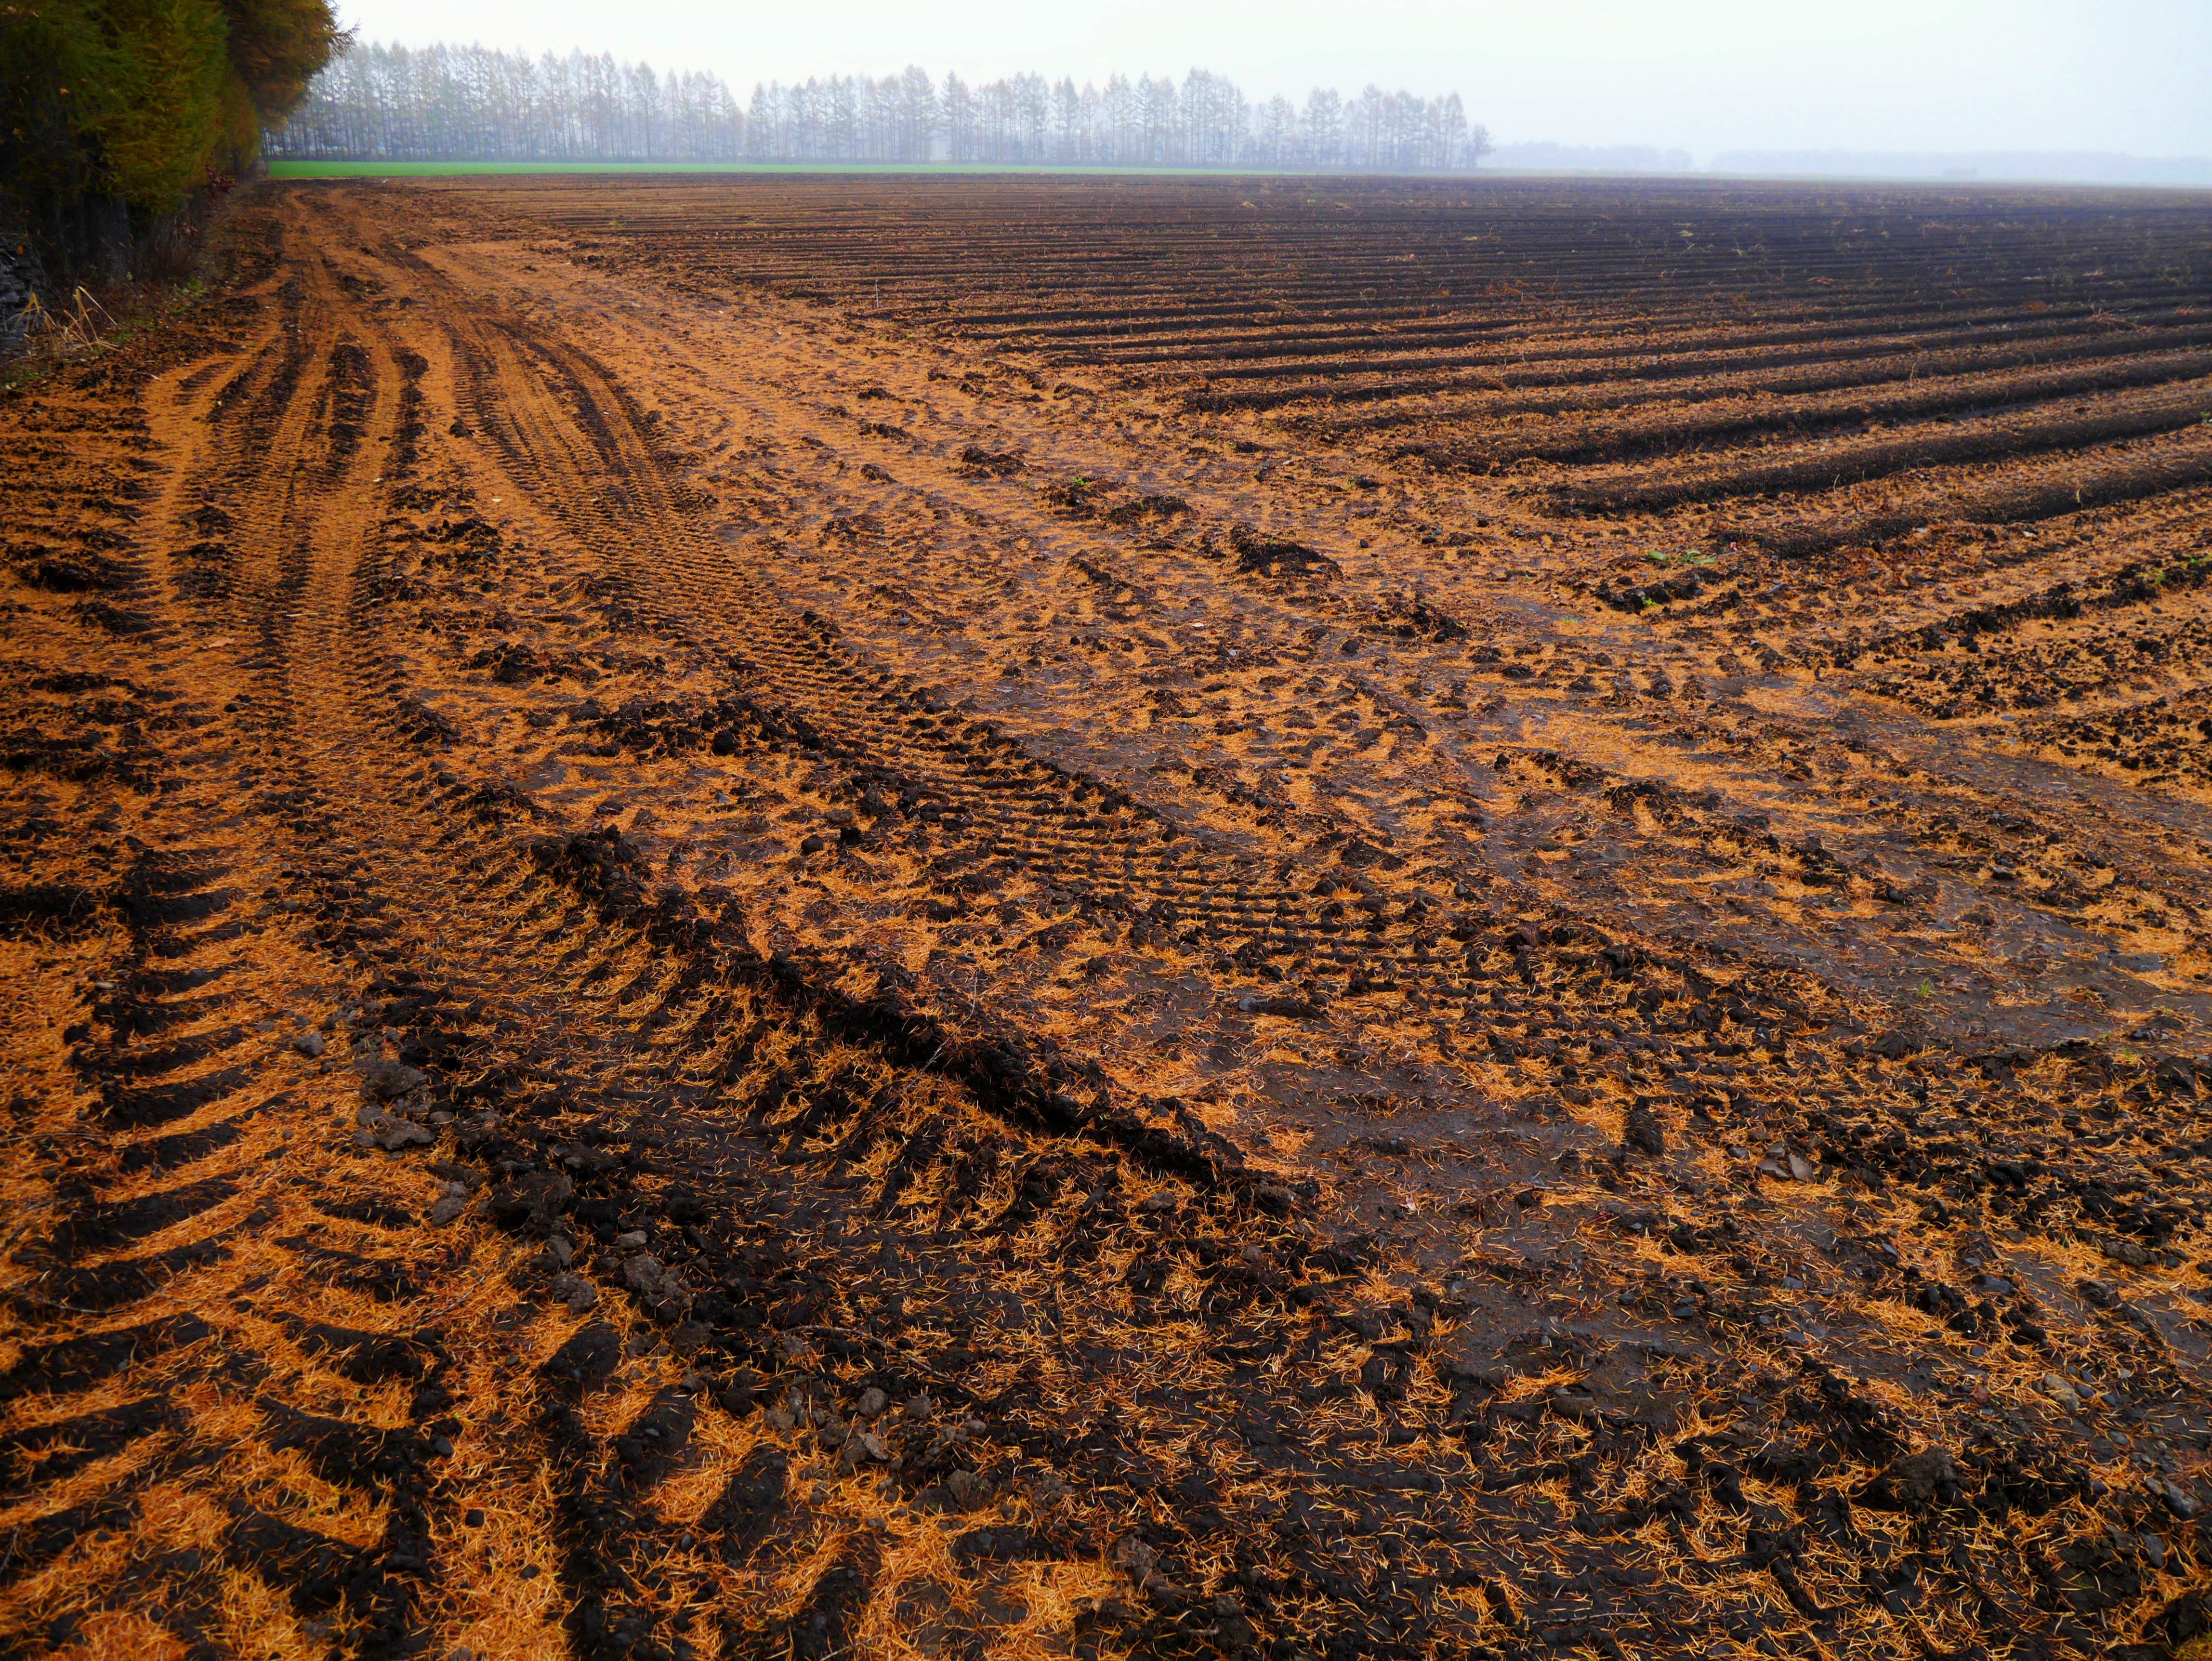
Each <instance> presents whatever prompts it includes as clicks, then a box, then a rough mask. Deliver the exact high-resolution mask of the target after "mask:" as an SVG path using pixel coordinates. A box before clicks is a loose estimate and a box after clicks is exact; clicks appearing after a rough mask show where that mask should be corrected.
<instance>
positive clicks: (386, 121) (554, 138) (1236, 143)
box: [267, 46, 1490, 173]
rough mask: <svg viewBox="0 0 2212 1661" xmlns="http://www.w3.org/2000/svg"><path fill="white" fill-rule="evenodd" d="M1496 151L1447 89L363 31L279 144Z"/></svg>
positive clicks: (748, 153)
mask: <svg viewBox="0 0 2212 1661" xmlns="http://www.w3.org/2000/svg"><path fill="white" fill-rule="evenodd" d="M1489 149H1490V136H1489V134H1488V133H1487V132H1486V131H1485V130H1484V129H1483V128H1482V127H1481V126H1480V125H1470V124H1469V122H1468V119H1467V113H1466V112H1465V110H1464V109H1462V106H1461V104H1460V100H1459V94H1456V93H1452V94H1447V95H1445V96H1444V97H1442V98H1432V99H1423V98H1419V97H1416V96H1415V95H1414V94H1411V93H1407V92H1383V91H1382V90H1381V89H1380V88H1375V87H1369V88H1366V89H1365V90H1364V91H1363V92H1361V93H1360V94H1358V95H1357V96H1356V97H1352V98H1345V97H1342V96H1340V95H1339V94H1337V93H1335V92H1334V91H1331V90H1329V89H1328V88H1316V89H1315V90H1314V92H1313V93H1311V94H1310V95H1309V96H1308V97H1307V99H1306V100H1305V101H1304V104H1302V105H1301V104H1294V103H1292V102H1291V100H1289V99H1286V98H1280V97H1277V98H1270V99H1268V100H1265V101H1264V102H1262V103H1259V104H1256V105H1255V103H1253V101H1252V100H1250V99H1249V98H1247V97H1246V96H1245V95H1244V94H1243V92H1241V91H1240V90H1238V88H1237V86H1236V84H1235V83H1234V82H1231V81H1229V80H1227V79H1225V77H1223V76H1218V75H1213V74H1210V73H1208V72H1207V71H1206V70H1192V71H1191V72H1190V74H1188V76H1185V77H1184V78H1183V80H1182V82H1181V84H1177V83H1176V81H1175V80H1174V79H1172V78H1171V77H1164V78H1161V79H1157V80H1156V79H1154V78H1153V77H1152V76H1139V78H1138V79H1137V80H1135V81H1130V80H1128V79H1127V78H1126V77H1125V76H1118V75H1117V76H1113V77H1111V78H1110V79H1109V80H1108V81H1107V82H1106V84H1105V85H1104V86H1103V87H1100V86H1096V85H1091V84H1085V86H1083V87H1081V88H1078V87H1077V86H1076V84H1075V83H1074V82H1073V81H1070V80H1061V81H1059V82H1050V81H1048V80H1046V79H1045V78H1044V77H1043V76H1039V75H1017V76H1010V77H1008V78H1006V79H1004V80H999V81H991V82H984V83H983V84H981V85H979V86H972V87H971V86H969V84H968V83H967V82H964V81H963V80H962V79H961V78H960V77H959V76H957V75H948V76H945V79H944V80H943V81H942V82H936V81H933V80H932V79H931V78H930V77H929V76H928V75H927V73H926V72H925V71H923V70H919V69H909V70H907V71H906V72H905V73H904V74H902V75H895V76H884V77H882V78H880V79H878V78H875V77H872V76H865V75H859V76H830V77H829V79H827V80H820V81H816V80H810V81H808V82H805V84H804V85H801V86H784V85H781V84H779V83H777V82H769V83H768V84H766V85H764V86H757V87H755V88H753V94H752V97H751V99H750V101H748V102H746V103H744V104H743V105H740V104H739V103H738V100H737V98H736V97H735V96H734V95H733V94H732V93H731V91H730V88H728V86H727V85H726V84H725V83H724V82H722V81H721V80H720V77H718V76H713V75H702V74H696V73H690V74H659V73H656V72H655V71H654V70H651V69H649V68H647V66H646V65H645V64H619V63H617V62H616V61H615V60H614V59H613V58H609V57H599V58H592V57H586V56H585V55H584V54H582V53H580V52H577V53H571V54H570V55H569V56H568V57H567V58H555V57H552V56H550V54H549V55H548V56H546V57H544V58H534V59H533V58H529V57H526V56H525V55H523V54H521V53H509V52H491V51H487V50H486V49H484V48H483V47H482V46H424V47H419V48H410V47H406V46H354V47H353V48H352V49H351V50H349V51H347V52H343V54H341V55H340V56H338V57H336V58H332V59H331V63H330V64H329V66H328V67H327V68H325V70H323V71H322V73H321V74H319V75H318V76H316V77H315V79H314V82H313V85H312V86H311V87H309V88H308V90H307V97H306V99H305V100H304V101H303V102H302V103H301V106H300V107H299V108H298V109H297V110H296V111H295V113H293V115H292V116H291V118H290V119H289V122H288V123H287V124H286V125H284V126H283V128H282V129H281V130H280V131H273V132H271V133H270V134H269V136H268V138H267V151H268V154H269V155H270V156H272V157H289V158H296V159H299V160H303V161H663V162H669V161H673V162H684V161H986V162H1007V163H1016V164H1020V163H1032V164H1047V165H1058V166H1073V167H1084V166H1093V167H1311V168H1316V169H1323V170H1332V171H1346V172H1379V173H1417V172H1418V173H1457V172H1465V171H1467V170H1468V169H1470V168H1472V167H1474V165H1475V163H1476V162H1477V161H1480V159H1481V157H1482V156H1483V155H1484V154H1485V153H1486V152H1487V151H1488V150H1489Z"/></svg>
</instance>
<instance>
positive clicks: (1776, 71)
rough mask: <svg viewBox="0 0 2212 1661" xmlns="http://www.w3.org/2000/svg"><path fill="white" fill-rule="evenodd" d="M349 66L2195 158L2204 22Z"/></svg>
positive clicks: (1015, 45)
mask: <svg viewBox="0 0 2212 1661" xmlns="http://www.w3.org/2000/svg"><path fill="white" fill-rule="evenodd" d="M341 15H342V17H343V21H345V22H346V23H347V24H348V25H349V26H350V27H354V28H356V29H357V30H358V31H359V33H360V36H361V38H362V39H363V40H386V41H394V42H398V43H402V44H406V45H427V44H429V43H431V42H433V41H439V40H443V41H448V42H452V43H455V44H467V43H470V42H481V43H482V44H483V45H484V46H497V47H501V48H505V49H508V50H513V49H518V48H519V49H522V50H526V51H528V52H532V53H537V52H548V51H550V52H561V53H566V52H569V51H571V50H582V51H586V52H595V53H596V52H612V53H613V54H615V55H616V56H617V57H619V58H641V59H644V60H646V61H647V62H649V63H652V64H654V65H656V66H657V67H668V68H678V69H699V70H714V72H716V73H718V74H720V75H721V76H724V77H725V78H726V80H727V81H728V82H730V83H731V85H732V87H733V88H738V89H739V90H740V91H741V92H742V91H743V90H744V89H746V88H750V87H751V85H752V84H753V83H754V82H757V81H766V80H781V81H785V82H790V81H793V80H799V81H803V80H805V78H806V77H807V76H821V75H829V74H841V75H849V74H854V73H856V72H862V71H865V72H867V73H870V74H875V75H883V74H888V73H891V72H894V71H896V70H901V69H903V68H904V67H905V66H906V65H907V64H920V65H921V66H922V67H923V68H925V69H927V70H929V71H930V72H931V73H932V74H933V75H939V76H941V75H943V74H944V73H945V71H947V70H952V71H956V72H957V73H958V74H960V75H961V76H963V77H966V78H969V79H989V78H992V77H994V76H1000V75H1007V74H1013V73H1018V72H1021V71H1026V70H1036V71H1039V72H1042V73H1043V74H1045V75H1047V76H1050V77H1052V78H1054V79H1055V80H1057V79H1058V78H1059V77H1060V76H1063V75H1065V76H1073V78H1074V79H1075V81H1076V82H1078V83H1079V84H1080V83H1081V82H1084V81H1085V80H1086V79H1088V80H1095V81H1103V79H1104V78H1105V77H1106V76H1109V75H1111V74H1115V73H1119V74H1124V75H1127V76H1132V77H1133V76H1137V75H1139V74H1144V73H1149V74H1152V75H1172V76H1176V77H1177V78H1178V79H1180V78H1181V76H1182V74H1183V73H1184V72H1185V71H1186V70H1189V69H1192V68H1194V67H1195V68H1204V69H1210V70H1216V71H1218V72H1219V73H1222V74H1225V75H1227V76H1230V77H1231V78H1232V79H1234V80H1236V81H1237V82H1239V84H1241V85H1242V86H1243V88H1245V90H1246V91H1247V92H1249V94H1252V95H1253V96H1254V97H1255V99H1260V98H1266V97H1268V96H1271V95H1273V94H1276V93H1283V94H1289V95H1291V96H1292V97H1294V98H1297V97H1302V96H1303V95H1304V93H1305V92H1306V91H1307V90H1308V89H1309V88H1311V87H1314V86H1335V87H1339V88H1344V89H1346V90H1347V91H1349V90H1352V89H1356V88H1358V87H1359V86H1362V85H1364V84H1365V83H1367V82H1376V83H1377V84H1379V85H1383V86H1385V87H1405V88H1409V89H1410V90H1412V91H1413V92H1416V93H1419V94H1428V95H1433V94H1442V93H1445V92H1451V91H1456V92H1457V93H1459V94H1461V96H1462V98H1464V99H1465V100H1466V103H1467V109H1468V117H1469V119H1473V120H1476V121H1480V122H1483V123H1485V124H1486V125H1487V126H1488V127H1489V129H1490V131H1491V133H1492V136H1493V137H1495V138H1496V139H1497V140H1498V142H1499V143H1522V142H1550V143H1560V144H1575V145H1626V144H1633V145H1651V146H1655V147H1658V148H1662V149H1686V150H1689V151H1691V152H1692V153H1693V154H1694V155H1696V156H1697V157H1698V158H1699V162H1700V163H1701V164H1702V163H1704V162H1705V161H1708V160H1709V159H1710V158H1711V155H1713V154H1714V153H1715V152H1717V151H1725V150H1821V149H1844V150H1860V151H1879V150H1911V151H1974V150H1992V151H1995V150H2008V151H2024V150H2032V151H2099V150H2102V151H2120V152H2125V153H2129V154H2132V155H2141V156H2147V157H2148V156H2199V155H2212V99H2208V98H2206V97H2205V95H2204V88H2205V87H2206V85H2207V84H2212V6H2207V5H2204V4H2203V3H2202V0H2111V3H2107V4H2105V5H2101V6H2096V7H2092V6H2089V5H2085V4H2079V3H2067V0H2020V3H2015V4H2011V5H2006V6H1998V5H1994V4H1987V3H1978V0H1977V3H1959V0H1951V3H1946V0H1910V3H1908V0H1868V3H1866V4H1863V5H1859V6H1855V7H1851V8H1848V9H1846V8H1842V7H1830V6H1822V7H1819V8H1808V9H1804V10H1802V11H1800V12H1797V13H1796V14H1794V15H1789V16H1778V15H1775V9H1774V8H1773V7H1771V6H1770V5H1760V4H1756V3H1750V0H1687V3H1680V4H1676V5H1673V6H1670V7H1668V8H1666V9H1665V10H1664V14H1663V15H1662V14H1661V13H1660V11H1659V10H1658V9H1655V8H1650V7H1648V6H1638V5H1632V4H1628V3H1623V0H1558V3H1553V4H1551V5H1547V6H1545V7H1541V8H1537V7H1534V6H1519V5H1516V6H1506V5H1493V6H1487V7H1484V6H1474V7H1469V6H1450V5H1445V4H1442V3H1437V0H1375V3H1370V4H1369V5H1368V6H1366V7H1364V8H1362V9H1358V11H1357V12H1354V11H1353V10H1352V9H1348V8H1346V7H1343V6H1341V5H1329V6H1322V5H1318V4H1315V3H1312V0H1270V3H1266V4H1262V3H1258V0H1195V3H1193V0H1185V3H1180V4H1176V5H1173V6H1170V5H1168V4H1165V3H1163V0H1125V3H1121V4H1115V5H1109V6H1107V7H1104V8H1101V9H1097V10H1095V11H1091V12H1087V13H1084V14H1081V15H1069V14H1066V13H1062V12H1057V11H1050V10H1045V9H1035V8H1026V7H1010V6H1000V5H964V6H953V7H950V8H939V9H932V10H930V11H928V12H926V13H925V12H922V11H919V10H916V9H911V8H905V7H899V6H894V5H891V4H890V3H887V0H830V3H826V4H819V5H816V6H813V7H811V8H807V9H794V10H789V11H779V12H777V13H775V14H773V15H763V16H757V17H748V18H744V19H743V20H741V21H732V20H730V19H729V17H728V15H727V14H726V13H720V14H718V13H716V12H715V11H714V10H712V9H709V8H708V7H706V6H704V5H702V4H698V3H696V0H662V3H659V4H656V5H648V6H639V7H634V8H631V9H628V10H626V11H623V12H617V13H615V14H609V13H607V12H605V10H604V9H599V8H592V9H588V10H587V9H586V8H585V7H583V6H582V5H580V4H578V3H575V0H536V3H533V4H532V5H530V6H527V7H525V6H520V5H517V4H514V3H513V0H439V3H436V4H432V3H428V0H349V3H342V5H341Z"/></svg>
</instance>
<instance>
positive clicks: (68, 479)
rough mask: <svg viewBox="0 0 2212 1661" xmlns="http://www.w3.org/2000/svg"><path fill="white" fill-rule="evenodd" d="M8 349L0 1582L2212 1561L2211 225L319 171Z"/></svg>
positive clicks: (1783, 1623) (1765, 1646)
mask: <svg viewBox="0 0 2212 1661" xmlns="http://www.w3.org/2000/svg"><path fill="white" fill-rule="evenodd" d="M229 235H230V237H231V240H232V243H233V256H234V257H233V260H232V265H231V276H230V278H229V280H228V283H227V285H226V286H224V287H223V288H222V289H220V290H219V291H218V292H217V293H216V294H215V295H214V296H213V297H211V298H210V299H209V300H208V301H205V302H204V303H203V304H202V305H200V306H199V307H197V309H196V310H195V311H194V312H192V313H190V314H189V315H188V316H187V317H186V318H185V319H184V320H183V321H181V322H179V323H178V324H176V325H174V326H171V327H168V328H167V329H166V330H164V331H162V332H158V333H155V334H150V335H148V336H144V337H142V338H139V339H138V340H137V341H136V342H135V343H134V344H131V345H129V346H127V347H124V348H119V349H117V350H111V351H108V352H106V353H105V354H104V355H102V356H100V357H99V358H97V359H94V360H89V361H80V362H77V363H76V364H74V365H72V366H70V367H66V368H64V369H63V370H61V371H60V372H59V373H58V374H55V375H53V376H51V377H49V378H48V379H46V380H43V381H40V382H37V383H34V384H33V385H31V386H28V387H27V388H25V389H23V390H21V391H19V392H16V393H15V394H13V395H11V396H9V397H7V398H5V399H0V501H4V504H5V508H4V514H0V520H4V523H3V524H0V555H4V561H5V570H4V575H0V605H5V607H6V612H5V630H4V645H0V761H4V764H5V770H4V772H0V800H3V801H4V806H0V837H4V843H0V854H4V857H5V861H6V863H5V866H4V867H0V1000H3V1001H4V1016H5V1019H4V1021H3V1022H0V1056H4V1057H5V1065H6V1069H7V1074H8V1078H9V1086H8V1090H7V1094H6V1099H7V1104H8V1108H9V1118H10V1123H9V1140H8V1142H7V1152H6V1155H5V1158H4V1159H0V1184H4V1186H0V1192H4V1195H5V1198H6V1202H7V1205H6V1211H5V1215H6V1218H7V1227H8V1232H7V1237H6V1240H5V1244H4V1252H5V1257H4V1262H0V1456H4V1457H0V1632H3V1633H4V1634H6V1635H7V1637H8V1638H9V1640H10V1642H11V1643H12V1646H13V1648H12V1652H15V1653H21V1654H26V1655H28V1654H40V1653H46V1652H64V1653H86V1654H97V1655H103V1656H104V1655H134V1656H135V1655H169V1654H173V1655H177V1656H186V1655H190V1656H222V1655H240V1656H244V1655H254V1656H270V1655H276V1656H286V1657H289V1656H307V1655H336V1656H349V1657H351V1656H360V1657H383V1656H401V1655H418V1654H419V1655H423V1656H433V1657H461V1656H466V1657H471V1658H484V1657H507V1656H537V1655H544V1654H549V1653H569V1654H574V1655H576V1656H580V1657H592V1658H601V1657H608V1658H611V1657H628V1658H637V1661H646V1658H664V1661H665V1658H692V1657H708V1656H715V1657H724V1656H726V1657H734V1658H752V1657H785V1656H790V1657H805V1658H829V1657H832V1656H844V1655H857V1656H869V1657H876V1656H883V1657H921V1656H929V1657H983V1656H989V1657H1008V1658H1012V1657H1030V1656H1049V1655H1080V1656H1099V1657H1119V1656H1125V1655H1128V1656H1187V1657H1201V1656H1255V1657H1256V1656H1265V1657H1269V1658H1281V1661H1291V1658H1324V1657H1326V1658H1331V1661H1350V1658H1365V1657H1377V1656H1407V1657H1413V1656H1422V1657H1438V1658H1443V1657H1465V1656H1490V1657H1503V1656H1512V1657H1540V1656H1551V1655H1574V1656H1634V1657H1639V1658H1641V1657H1651V1656H1673V1655H1680V1656H1699V1657H1716V1656H1751V1655H1771V1656H1793V1657H1794V1656H1813V1655H1824V1656H1832V1657H1853V1658H1860V1657H1863V1658H1875V1657H1898V1658H1905V1657H1913V1658H1917V1657H1923V1656H1991V1657H1994V1656H2020V1657H2028V1656H2036V1657H2051V1656H2074V1655H2078V1656H2109V1655H2115V1654H2123V1655H2124V1654H2134V1655H2138V1656H2143V1657H2148V1656H2155V1655H2164V1654H2168V1653H2172V1652H2174V1651H2176V1650H2177V1649H2182V1648H2185V1647H2186V1646H2190V1645H2191V1643H2192V1642H2193V1640H2196V1639H2197V1638H2198V1637H2199V1636H2200V1635H2201V1634H2204V1633H2206V1632H2207V1631H2208V1630H2212V1609H2209V1608H2208V1605H2207V1603H2206V1601H2205V1599H2206V1596H2207V1592H2208V1588H2212V1540H2208V1539H2207V1538H2206V1536H2205V1534H2204V1531H2203V1523H2202V1507H2203V1506H2204V1505H2206V1504H2207V1503H2208V1502H2212V1376H2209V1375H2208V1370H2207V1362H2208V1355H2212V1237H2209V1236H2208V1234H2207V1232H2206V1230H2207V1226H2208V1221H2209V1220H2212V1219H2208V1210H2207V1208H2208V1204H2212V1057H2208V1050H2212V1044H2208V1041H2207V1037H2206V1027H2207V1024H2208V1023H2209V1022H2212V921H2208V908H2212V837H2208V829H2207V827H2208V818H2207V809H2208V806H2212V764H2208V762H2207V757H2208V756H2212V667H2208V666H2212V584H2208V581H2207V580H2208V578H2212V204H2208V203H2207V201H2206V199H2205V198H2202V197H2185V196H2180V195H2174V196H2160V195H2157V194H2153V193H2136V194H2130V195H2126V196H2100V195H2096V194H2093V193H2087V192H2081V193H2071V194H2059V193H2035V192H1996V191H1980V192H1966V191H1936V190H1925V191H1905V190H1890V191H1877V190H1875V189H1872V188H1866V189H1845V188H1841V187H1838V188H1833V189H1821V190H1813V189H1809V188H1808V189H1798V190H1785V189H1782V188H1778V187H1775V188H1767V187H1756V188H1755V187H1750V186H1710V187H1692V186H1667V187H1658V186H1653V187H1648V188H1637V189H1626V188H1622V187H1619V186H1600V185H1596V184H1589V185H1567V184H1555V185H1542V186H1534V185H1515V184H1510V183H1501V184H1494V185H1493V184H1490V183H1485V184H1483V185H1481V186H1471V185H1467V184H1462V183H1454V184H1451V185H1441V184H1439V185H1434V186H1413V185H1405V184H1381V183H1358V184H1351V183H1346V182H1345V181H1339V180H1328V181H1313V180H1304V179H1297V180H1266V179H1231V180H1206V181H1161V180H1157V179H1146V180H1110V179H1086V180H1080V181H1051V180H1043V179H1021V180H1005V181H988V180H982V181H979V180H975V179H961V180H945V179H928V180H915V179H828V178H809V179H799V180H793V179H777V178H773V177H763V178H748V179H724V180H715V181H712V182H705V181H699V180H686V179H678V178H653V179H624V180H622V181H620V182H619V183H616V182H612V181H600V182H592V181H576V180H560V179H518V180H513V181H501V182H499V183H496V184H486V183H482V182H471V181H466V180H455V181H447V182H441V183H437V184H427V183H426V184H421V185H410V186H392V187H381V186H374V185H367V184H347V185H332V186H281V187H280V186H264V187H262V188H261V189H260V190H259V191H258V192H257V193H255V194H254V195H253V196H252V197H251V198H250V199H248V200H247V201H246V202H245V203H244V204H242V205H241V206H240V209H239V210H238V212H237V214H236V216H235V217H234V220H233V222H232V223H231V226H230V229H229Z"/></svg>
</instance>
